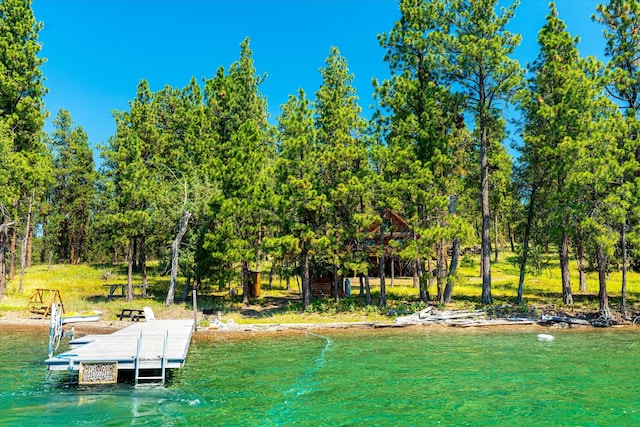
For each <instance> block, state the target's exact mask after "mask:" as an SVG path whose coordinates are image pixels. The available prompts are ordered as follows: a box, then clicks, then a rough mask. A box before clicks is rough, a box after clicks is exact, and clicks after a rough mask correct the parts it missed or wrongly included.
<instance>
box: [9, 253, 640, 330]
mask: <svg viewBox="0 0 640 427" xmlns="http://www.w3.org/2000/svg"><path fill="white" fill-rule="evenodd" d="M551 262H552V263H551V264H550V265H548V266H547V267H546V268H545V269H543V270H542V272H541V274H539V275H533V274H528V276H527V278H526V281H525V286H524V304H523V305H521V306H518V305H516V299H517V286H518V274H519V271H518V265H517V260H516V259H515V257H514V256H512V255H511V254H504V255H502V256H501V259H500V261H499V262H497V263H495V262H494V263H492V267H491V274H492V297H493V303H494V306H500V307H503V308H504V307H505V306H506V307H508V310H511V311H526V312H531V311H533V310H537V308H542V307H544V308H547V309H548V308H554V309H559V310H563V311H572V310H575V311H587V312H596V311H597V310H598V280H597V273H596V272H590V273H588V274H587V289H588V290H587V292H579V291H578V274H577V268H575V266H572V267H573V268H572V276H571V280H572V289H573V292H574V301H575V303H574V305H573V306H571V307H566V306H564V305H563V304H562V295H561V285H560V270H559V267H558V265H557V262H556V263H555V264H553V258H551ZM104 275H108V279H107V283H126V281H127V277H126V269H125V266H113V265H108V266H106V265H79V266H71V265H51V266H47V265H37V266H34V267H32V268H30V269H28V270H27V272H26V274H25V277H24V282H23V290H22V293H18V277H16V278H15V279H14V280H12V281H9V282H8V285H7V291H6V295H5V297H4V298H3V299H2V300H0V315H9V314H11V315H13V316H14V317H15V316H24V317H33V314H31V313H28V312H26V311H25V308H26V306H27V303H28V301H29V297H30V296H31V295H32V294H33V292H34V290H35V289H38V288H44V289H57V290H59V291H60V293H61V295H62V300H63V302H64V305H65V309H66V310H67V311H83V310H91V309H94V310H100V311H102V312H103V319H104V320H115V319H116V318H117V315H118V314H119V313H120V311H121V310H122V309H123V308H142V307H144V306H150V307H151V308H152V309H153V310H154V312H155V313H156V317H158V318H175V317H189V316H192V315H193V314H192V313H193V306H192V305H191V294H189V297H188V301H186V302H177V303H176V304H174V305H173V306H171V307H165V305H164V300H165V298H166V294H167V290H168V288H169V277H168V276H164V275H161V274H160V273H159V268H158V266H157V265H153V264H152V265H151V266H150V268H149V277H148V281H149V283H150V285H151V288H150V292H149V297H148V298H140V297H137V298H135V299H134V300H133V301H132V302H126V301H124V299H122V298H112V299H108V298H107V294H108V291H107V288H106V287H105V286H104V284H105V280H104V279H103V276H104ZM459 275H460V281H459V282H460V283H459V284H457V285H456V287H455V289H454V294H453V302H452V304H450V306H449V307H447V308H450V309H475V308H479V307H481V304H480V297H481V292H482V289H481V279H480V276H479V262H478V259H476V258H465V259H463V260H462V262H461V268H460V273H459ZM393 282H394V285H393V286H391V279H390V278H387V281H386V284H387V298H388V299H387V307H386V308H384V309H381V308H379V307H378V305H377V304H378V302H379V296H380V292H379V291H380V285H379V279H377V278H371V289H372V297H373V302H374V305H373V306H367V305H366V304H365V302H364V298H363V297H361V296H359V283H358V280H357V279H352V281H351V283H352V291H353V294H352V296H351V297H349V298H342V299H341V300H340V302H338V303H336V302H334V301H333V300H332V299H319V300H314V301H313V302H312V304H311V305H310V306H309V307H308V308H307V310H305V311H304V312H303V311H302V305H301V303H300V298H299V295H298V289H297V285H296V281H295V280H293V281H292V290H286V289H284V288H282V287H280V286H279V284H280V281H279V280H278V279H277V278H276V279H275V280H274V281H273V285H274V286H273V287H272V288H270V287H269V285H268V275H266V274H263V275H262V281H261V290H262V292H261V296H260V298H257V299H255V300H252V301H251V305H249V306H244V305H243V304H242V298H241V296H238V295H234V296H231V295H230V294H229V292H228V289H226V290H217V289H215V290H211V289H209V290H203V292H202V294H201V295H199V296H198V308H200V309H202V308H205V309H210V310H211V311H213V312H214V313H215V312H220V314H221V318H222V320H223V321H225V320H228V319H233V320H234V321H236V322H238V323H328V322H354V321H390V320H391V319H393V318H394V317H395V316H397V315H399V314H403V313H412V312H415V311H418V310H420V309H422V308H424V306H425V305H424V304H423V303H422V302H420V301H419V298H418V290H417V289H416V288H413V281H412V279H411V278H406V277H402V278H395V279H394V281H393ZM134 283H137V284H139V283H141V278H140V276H139V275H136V276H135V277H134ZM184 286H185V284H184V280H183V279H181V280H179V283H178V288H177V290H176V298H179V297H180V296H181V295H182V291H183V289H184ZM234 286H237V285H235V284H234ZM607 287H608V292H609V296H610V304H611V306H612V310H617V308H618V304H619V299H620V288H621V273H620V272H617V271H613V272H611V273H610V277H609V280H608V283H607ZM429 292H430V295H431V297H432V298H433V296H434V295H435V294H436V289H435V285H433V286H432V287H431V288H430V289H429ZM627 295H628V309H629V311H630V312H631V313H638V312H640V301H639V300H640V274H638V273H635V272H630V273H629V274H628V283H627ZM441 308H443V307H441ZM199 318H203V315H202V312H200V313H199ZM204 321H205V322H206V320H204Z"/></svg>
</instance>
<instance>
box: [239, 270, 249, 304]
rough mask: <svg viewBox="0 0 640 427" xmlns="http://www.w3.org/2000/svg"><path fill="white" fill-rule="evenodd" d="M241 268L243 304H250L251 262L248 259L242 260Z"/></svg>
mask: <svg viewBox="0 0 640 427" xmlns="http://www.w3.org/2000/svg"><path fill="white" fill-rule="evenodd" d="M241 270H242V271H241V272H240V276H241V281H242V304H244V305H249V263H248V262H247V261H242V267H241Z"/></svg>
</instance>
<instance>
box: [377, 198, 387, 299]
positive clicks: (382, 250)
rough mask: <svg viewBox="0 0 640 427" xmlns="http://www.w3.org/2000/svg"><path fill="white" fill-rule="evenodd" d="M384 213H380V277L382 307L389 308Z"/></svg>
mask: <svg viewBox="0 0 640 427" xmlns="http://www.w3.org/2000/svg"><path fill="white" fill-rule="evenodd" d="M383 221H384V211H382V210H381V211H380V263H379V264H378V275H379V276H380V307H386V306H387V290H386V288H385V282H384V279H385V277H384V276H385V271H384V270H385V258H386V248H385V246H384V227H383V225H382V223H383Z"/></svg>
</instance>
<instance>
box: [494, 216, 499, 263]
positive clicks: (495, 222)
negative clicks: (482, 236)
mask: <svg viewBox="0 0 640 427" xmlns="http://www.w3.org/2000/svg"><path fill="white" fill-rule="evenodd" d="M493 234H494V236H493V238H494V240H495V248H493V255H494V258H493V262H496V263H497V262H498V257H499V252H500V250H499V249H498V247H499V245H500V241H499V240H500V238H499V236H498V214H497V213H496V214H495V215H494V218H493Z"/></svg>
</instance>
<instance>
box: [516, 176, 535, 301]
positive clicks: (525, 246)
mask: <svg viewBox="0 0 640 427" xmlns="http://www.w3.org/2000/svg"><path fill="white" fill-rule="evenodd" d="M536 191H537V187H535V186H534V187H533V188H532V189H531V195H530V196H529V207H528V209H527V224H526V225H525V228H524V242H523V243H522V256H521V258H520V278H519V279H518V304H522V300H523V296H524V276H525V274H526V272H527V258H528V257H529V237H530V236H531V224H533V216H534V215H535V197H536Z"/></svg>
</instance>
